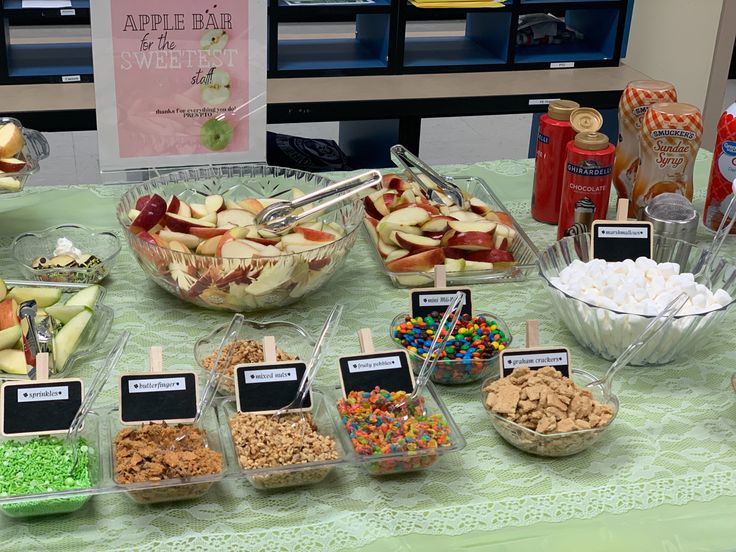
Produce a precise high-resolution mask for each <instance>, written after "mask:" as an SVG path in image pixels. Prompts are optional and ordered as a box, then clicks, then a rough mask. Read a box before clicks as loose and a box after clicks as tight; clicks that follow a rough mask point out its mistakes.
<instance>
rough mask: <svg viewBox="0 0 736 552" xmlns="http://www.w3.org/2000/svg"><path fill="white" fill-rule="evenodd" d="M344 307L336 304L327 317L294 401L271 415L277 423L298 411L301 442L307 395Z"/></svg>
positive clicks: (304, 423)
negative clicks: (293, 411) (287, 414)
mask: <svg viewBox="0 0 736 552" xmlns="http://www.w3.org/2000/svg"><path fill="white" fill-rule="evenodd" d="M343 308H344V307H343V305H341V304H339V303H338V304H336V305H335V306H334V307H333V308H332V312H330V315H329V316H328V317H327V320H325V323H324V325H323V326H322V330H321V331H320V333H319V336H317V341H316V342H315V343H314V349H312V355H311V356H310V358H309V362H307V369H306V370H305V371H304V375H303V376H302V379H301V381H300V382H299V388H298V389H297V392H296V396H295V397H294V400H292V401H291V402H290V403H289V404H287V405H286V406H284V407H282V408H279V409H278V410H277V411H276V412H274V413H273V414H272V415H271V420H272V421H273V422H277V421H278V420H279V418H280V417H281V416H283V415H284V414H286V413H287V412H289V411H290V410H298V413H299V414H300V415H301V422H302V423H301V428H302V435H301V438H300V439H299V442H301V441H302V440H303V438H304V427H305V426H306V424H307V418H306V416H305V414H304V408H303V407H304V401H305V400H306V398H307V394H308V393H309V389H310V387H311V386H312V383H313V382H314V379H315V378H316V377H317V372H318V371H319V368H320V366H322V359H323V357H324V352H325V350H326V349H327V345H328V344H329V342H330V341H331V340H332V337H333V336H334V334H335V331H336V330H337V327H338V324H339V322H340V318H341V317H342V311H343ZM275 426H276V424H275V423H274V424H272V427H275Z"/></svg>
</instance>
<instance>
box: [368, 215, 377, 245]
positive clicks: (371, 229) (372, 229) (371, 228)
mask: <svg viewBox="0 0 736 552" xmlns="http://www.w3.org/2000/svg"><path fill="white" fill-rule="evenodd" d="M377 224H378V221H377V220H376V219H374V218H373V217H366V218H365V229H366V230H367V231H368V235H369V236H370V237H371V241H372V242H373V243H374V244H375V245H378V242H379V238H378V232H377V231H376V225H377Z"/></svg>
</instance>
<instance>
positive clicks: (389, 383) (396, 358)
mask: <svg viewBox="0 0 736 552" xmlns="http://www.w3.org/2000/svg"><path fill="white" fill-rule="evenodd" d="M339 365H340V384H341V386H342V392H343V395H345V396H347V395H348V394H349V393H350V392H351V391H372V390H373V388H375V387H380V388H381V389H386V390H387V391H391V392H395V391H406V392H407V393H411V392H412V391H413V390H414V373H413V372H412V370H411V364H410V363H409V356H408V355H407V354H406V351H388V352H382V353H368V354H361V355H353V356H346V357H342V358H340V360H339Z"/></svg>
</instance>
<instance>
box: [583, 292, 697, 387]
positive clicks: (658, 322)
mask: <svg viewBox="0 0 736 552" xmlns="http://www.w3.org/2000/svg"><path fill="white" fill-rule="evenodd" d="M689 298H690V296H689V295H688V294H687V293H685V292H682V293H680V294H679V295H678V296H677V297H675V298H674V299H673V300H672V301H670V302H669V303H668V304H667V306H666V307H665V308H664V309H663V310H662V311H661V312H660V313H659V314H657V316H656V317H654V319H653V320H652V321H651V322H649V324H647V327H646V328H644V332H643V333H642V334H641V336H639V339H637V340H636V341H634V342H633V343H632V344H631V345H629V346H628V347H626V349H625V350H624V352H623V353H621V354H620V355H619V357H618V358H617V359H616V360H615V361H614V363H613V364H611V367H610V368H609V369H608V370H607V371H606V374H605V375H604V376H603V377H602V378H601V379H597V380H595V381H592V382H590V383H589V384H588V385H586V387H600V388H602V390H603V393H604V395H605V396H606V398H607V399H609V398H610V397H611V396H612V395H613V394H612V393H611V386H612V385H613V378H614V376H615V375H616V373H617V372H618V371H619V370H620V369H621V368H623V367H624V366H626V365H627V364H628V363H629V362H631V360H633V359H634V357H635V356H636V355H637V354H638V353H639V351H641V349H643V348H644V347H645V346H646V344H647V343H649V341H650V340H651V339H652V338H653V337H654V336H655V335H656V334H657V333H659V332H660V331H662V330H663V329H665V328H667V327H669V325H670V324H671V323H672V321H673V320H674V318H675V315H677V313H678V312H680V310H682V307H684V306H685V303H687V301H688V299H689Z"/></svg>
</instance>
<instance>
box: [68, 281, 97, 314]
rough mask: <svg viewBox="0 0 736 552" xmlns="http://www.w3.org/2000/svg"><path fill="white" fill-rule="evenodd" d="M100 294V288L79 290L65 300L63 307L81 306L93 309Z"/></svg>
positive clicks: (93, 287)
mask: <svg viewBox="0 0 736 552" xmlns="http://www.w3.org/2000/svg"><path fill="white" fill-rule="evenodd" d="M101 293H102V286H98V285H93V286H87V287H86V288H84V289H82V290H79V291H78V292H77V293H75V294H74V295H72V296H71V297H70V298H69V299H67V301H66V303H64V305H65V306H67V307H71V306H77V305H82V306H83V307H87V308H89V309H94V308H95V305H97V300H98V299H99V297H100V294H101Z"/></svg>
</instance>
